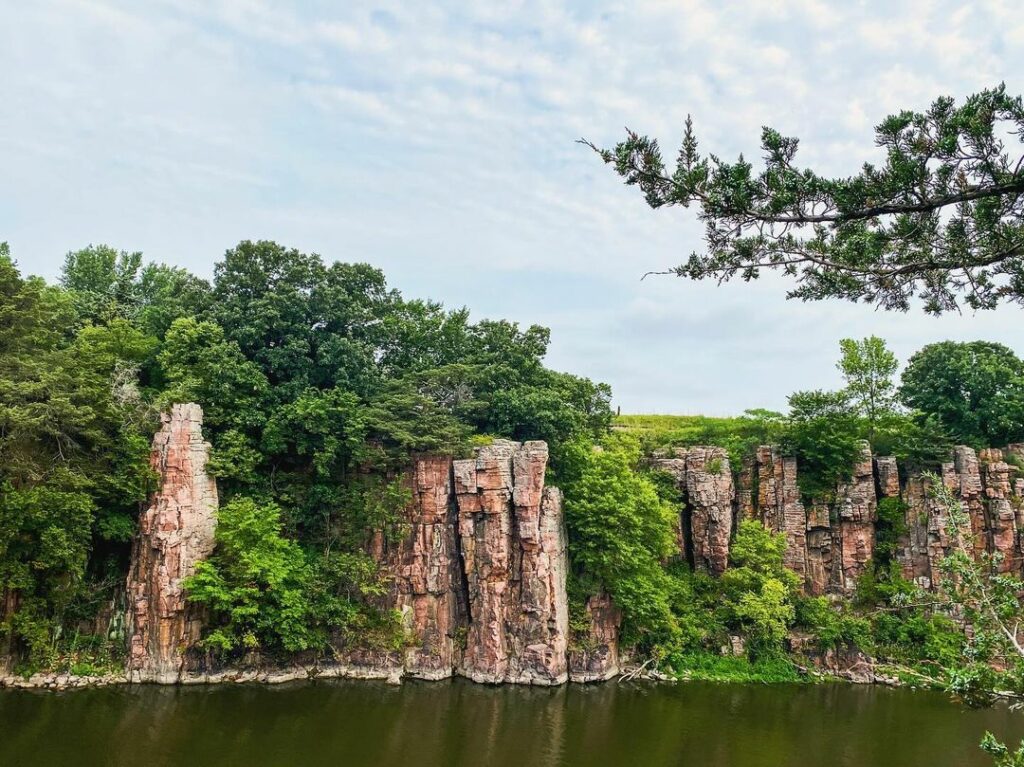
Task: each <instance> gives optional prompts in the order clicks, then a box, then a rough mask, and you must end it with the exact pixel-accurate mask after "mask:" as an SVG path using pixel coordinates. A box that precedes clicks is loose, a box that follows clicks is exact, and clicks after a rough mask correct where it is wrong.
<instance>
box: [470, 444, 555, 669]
mask: <svg viewBox="0 0 1024 767" xmlns="http://www.w3.org/2000/svg"><path fill="white" fill-rule="evenodd" d="M547 459H548V449H547V445H546V444H545V443H543V442H526V443H524V444H519V443H518V442H510V441H507V440H495V442H494V443H493V444H491V445H489V446H487V447H483V448H479V449H478V450H477V454H476V457H475V458H471V459H467V460H460V461H455V462H454V464H453V475H454V486H455V487H454V489H455V498H456V503H457V506H458V525H459V540H460V542H461V547H462V565H463V570H464V575H465V582H466V591H467V594H468V605H467V607H468V620H469V624H468V632H467V643H466V651H465V654H464V656H463V659H462V667H461V669H460V671H461V673H463V674H464V675H465V676H468V677H469V678H470V679H473V680H475V681H478V682H491V683H497V682H504V681H510V682H522V683H530V684H560V683H562V682H564V681H565V680H566V678H567V668H566V647H567V641H568V606H567V600H566V594H565V578H566V571H567V568H566V544H565V533H564V525H563V522H562V503H561V495H560V494H559V493H558V491H557V490H555V489H554V488H545V487H544V472H545V470H546V468H547Z"/></svg>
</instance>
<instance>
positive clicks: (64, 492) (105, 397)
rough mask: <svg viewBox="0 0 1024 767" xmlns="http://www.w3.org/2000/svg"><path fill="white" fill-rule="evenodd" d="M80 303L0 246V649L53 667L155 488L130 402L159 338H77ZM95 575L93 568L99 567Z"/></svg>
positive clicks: (87, 330)
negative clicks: (68, 628)
mask: <svg viewBox="0 0 1024 767" xmlns="http://www.w3.org/2000/svg"><path fill="white" fill-rule="evenodd" d="M72 298H77V296H74V295H73V294H70V293H68V292H65V291H62V290H60V289H57V288H53V287H49V286H47V285H45V284H44V283H43V281H42V280H39V279H37V278H28V279H22V278H21V277H20V275H19V274H18V271H17V269H16V268H15V267H14V264H13V262H12V261H11V259H10V256H9V251H8V249H7V247H6V245H3V246H0V643H2V644H0V647H6V649H7V651H8V652H7V654H14V655H20V654H21V651H22V650H24V651H25V652H26V653H27V656H28V658H29V660H30V662H32V663H35V664H38V663H46V662H49V661H50V660H52V659H53V658H54V657H55V655H56V652H57V647H56V640H57V637H58V636H59V635H60V630H61V628H63V626H64V625H65V623H66V622H71V621H72V619H73V618H75V617H89V616H88V615H80V614H79V615H76V612H78V611H80V610H82V609H85V607H84V606H83V600H84V601H86V602H91V603H92V604H93V606H94V607H95V606H98V603H99V602H101V601H102V599H99V600H95V599H94V596H95V594H96V593H97V592H102V593H106V594H107V595H108V596H109V588H108V587H111V586H112V582H110V581H107V582H105V583H100V582H99V581H98V580H97V579H100V580H103V578H104V572H105V570H106V566H105V564H104V563H105V562H106V561H108V560H110V559H113V560H115V561H121V562H123V560H124V557H125V555H126V553H127V551H126V547H125V546H124V544H125V542H126V541H127V539H128V538H129V537H130V536H131V533H132V531H133V530H134V520H135V516H134V514H135V509H136V508H137V504H138V503H139V501H141V500H142V499H143V498H144V497H145V493H146V491H147V489H148V487H149V484H150V482H151V478H150V473H149V471H148V461H147V458H148V446H147V440H146V438H145V437H144V436H143V435H144V433H146V432H150V430H151V428H152V424H151V422H149V421H148V420H147V417H146V416H147V411H146V409H145V407H144V406H143V404H142V403H141V402H140V401H139V399H138V398H137V397H135V396H133V395H132V391H134V390H135V385H136V381H135V378H134V371H135V369H137V366H138V364H139V363H140V361H141V360H142V359H144V358H146V357H147V356H148V355H149V354H150V353H151V351H152V339H149V338H148V337H146V336H145V335H144V334H143V333H141V332H140V331H139V330H138V329H136V328H134V327H133V326H132V325H131V324H130V323H129V322H127V321H126V320H124V319H119V318H116V317H114V318H112V319H111V320H110V322H109V324H105V325H91V324H87V325H85V326H84V327H82V328H81V329H79V331H78V332H77V334H75V335H73V336H69V335H68V333H67V329H68V328H69V327H73V326H74V318H75V317H76V311H75V307H74V305H73V301H72ZM90 565H91V567H90Z"/></svg>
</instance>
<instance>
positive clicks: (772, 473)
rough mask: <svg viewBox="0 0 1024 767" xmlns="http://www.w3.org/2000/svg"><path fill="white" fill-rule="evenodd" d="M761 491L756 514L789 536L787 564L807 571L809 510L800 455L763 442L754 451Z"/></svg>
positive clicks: (758, 496) (756, 502)
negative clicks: (802, 493)
mask: <svg viewBox="0 0 1024 767" xmlns="http://www.w3.org/2000/svg"><path fill="white" fill-rule="evenodd" d="M754 461H755V472H756V473H755V476H756V477H757V493H756V499H754V512H755V518H757V519H760V520H761V522H763V523H764V525H765V527H767V528H768V529H769V530H772V531H773V532H776V533H783V534H784V535H785V536H786V553H785V555H784V557H783V561H784V563H785V565H786V566H787V567H788V568H789V569H791V570H792V571H793V572H795V573H797V574H798V575H801V576H804V575H806V572H807V512H806V510H805V509H804V505H803V502H802V501H801V499H800V487H799V485H797V481H796V478H797V473H796V472H797V464H796V459H795V458H792V457H790V456H784V455H783V454H782V451H781V450H779V449H778V448H777V447H772V446H768V445H762V446H761V447H759V448H757V450H756V451H755V453H754Z"/></svg>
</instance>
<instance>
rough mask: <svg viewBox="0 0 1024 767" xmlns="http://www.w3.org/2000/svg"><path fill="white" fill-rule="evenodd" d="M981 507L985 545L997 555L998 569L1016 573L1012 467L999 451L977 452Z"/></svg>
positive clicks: (1018, 561)
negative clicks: (981, 489)
mask: <svg viewBox="0 0 1024 767" xmlns="http://www.w3.org/2000/svg"><path fill="white" fill-rule="evenodd" d="M978 460H979V463H980V471H981V484H982V488H983V506H984V511H985V528H986V539H985V544H986V549H987V550H988V551H990V552H992V553H993V554H998V555H999V571H1000V572H1002V573H1019V572H1020V571H1021V557H1020V554H1019V553H1018V545H1017V514H1016V510H1015V509H1014V507H1013V479H1014V476H1015V474H1016V471H1015V469H1014V467H1012V466H1010V464H1008V463H1006V461H1004V460H1003V451H1002V450H996V449H994V448H993V449H988V450H982V451H980V452H979V453H978Z"/></svg>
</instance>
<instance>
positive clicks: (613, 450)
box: [565, 438, 679, 651]
mask: <svg viewBox="0 0 1024 767" xmlns="http://www.w3.org/2000/svg"><path fill="white" fill-rule="evenodd" d="M581 447H582V448H583V451H582V452H581V455H580V456H579V459H580V461H581V463H582V466H581V469H580V471H579V472H578V474H577V477H576V479H575V480H573V481H571V482H569V483H567V484H566V487H565V521H566V528H567V531H568V535H569V541H570V549H569V550H570V552H571V553H570V556H571V559H572V565H573V569H574V572H575V575H576V577H577V578H582V579H583V580H585V581H591V582H596V583H597V585H598V587H599V588H604V589H606V590H607V591H608V593H609V594H610V595H611V596H612V598H613V599H614V600H615V603H616V604H617V605H618V606H619V607H620V608H621V609H622V614H623V641H624V642H625V643H626V644H627V645H628V644H640V645H642V647H643V649H645V650H647V651H651V650H653V649H654V648H655V647H660V648H661V649H666V648H668V647H671V646H672V645H674V644H675V642H676V641H677V640H678V634H679V626H678V624H677V622H676V619H675V617H674V616H673V614H672V610H671V606H670V603H669V598H670V591H671V587H670V584H669V582H668V580H667V575H666V573H665V571H664V570H663V569H662V567H661V561H662V560H663V559H665V558H667V557H668V556H669V555H670V554H671V553H672V551H673V548H674V545H675V543H674V541H675V539H674V532H673V531H674V526H675V525H678V517H677V513H676V512H675V511H674V510H673V508H672V507H671V506H670V505H669V504H668V503H666V502H665V501H664V500H662V499H661V498H660V497H659V495H658V491H657V488H656V486H655V484H654V483H653V482H652V481H651V479H649V478H648V477H646V476H645V475H643V474H642V473H640V472H638V471H637V465H638V463H639V461H640V458H641V456H640V451H639V446H638V445H637V443H636V442H635V441H633V440H630V439H627V438H614V439H612V438H610V439H608V440H606V442H605V444H604V445H603V446H601V447H600V448H597V449H586V446H584V445H581Z"/></svg>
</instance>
